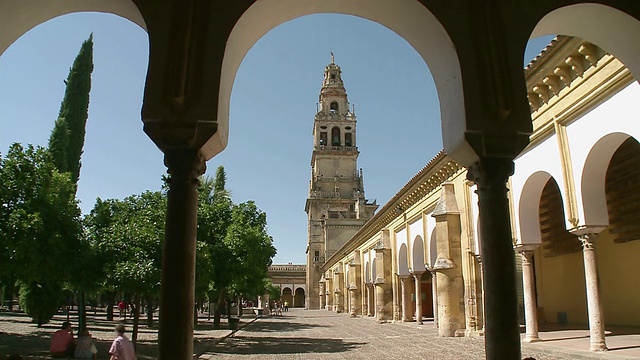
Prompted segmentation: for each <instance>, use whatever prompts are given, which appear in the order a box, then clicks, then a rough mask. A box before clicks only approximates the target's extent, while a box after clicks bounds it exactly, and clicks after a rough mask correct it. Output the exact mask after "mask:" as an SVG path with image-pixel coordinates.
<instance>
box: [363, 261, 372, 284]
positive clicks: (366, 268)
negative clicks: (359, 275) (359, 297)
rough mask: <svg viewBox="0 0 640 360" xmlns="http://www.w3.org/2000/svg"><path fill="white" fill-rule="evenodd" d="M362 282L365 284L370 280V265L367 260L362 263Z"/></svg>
mask: <svg viewBox="0 0 640 360" xmlns="http://www.w3.org/2000/svg"><path fill="white" fill-rule="evenodd" d="M364 282H365V284H368V283H370V282H371V267H370V266H369V260H367V262H366V263H365V264H364Z"/></svg>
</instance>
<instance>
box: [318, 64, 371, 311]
mask: <svg viewBox="0 0 640 360" xmlns="http://www.w3.org/2000/svg"><path fill="white" fill-rule="evenodd" d="M359 154H360V152H359V151H358V147H357V145H356V114H355V111H354V109H353V108H351V109H350V108H349V100H348V98H347V91H346V90H345V88H344V83H343V81H342V71H341V70H340V67H339V66H338V65H336V64H335V63H334V59H333V54H331V63H330V64H329V65H327V66H326V67H325V69H324V80H323V82H322V89H321V90H320V101H319V108H318V111H317V113H316V116H315V119H314V121H313V154H312V156H311V181H309V197H308V198H307V201H306V204H305V211H306V212H307V215H308V221H309V223H308V243H307V270H308V271H307V281H306V283H307V307H308V308H309V309H318V308H319V306H320V305H319V300H318V295H319V281H320V278H321V274H322V273H321V271H320V267H321V266H322V265H323V264H324V261H325V259H327V258H329V257H331V256H332V255H333V254H334V253H335V252H336V250H338V249H339V248H340V247H341V246H342V245H344V244H345V243H346V242H347V241H348V240H349V239H350V238H351V237H352V236H353V234H355V233H356V232H357V231H358V230H359V229H360V228H361V227H362V226H363V225H364V224H365V223H366V222H367V220H369V219H371V217H373V214H374V212H375V210H376V209H377V208H378V205H376V204H375V201H374V202H369V201H367V200H366V199H365V197H364V180H363V177H362V169H360V170H358V155H359Z"/></svg>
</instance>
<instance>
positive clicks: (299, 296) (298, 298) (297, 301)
mask: <svg viewBox="0 0 640 360" xmlns="http://www.w3.org/2000/svg"><path fill="white" fill-rule="evenodd" d="M304 296H305V295H304V289H303V288H301V287H299V288H296V291H295V293H294V296H293V303H292V304H293V307H304Z"/></svg>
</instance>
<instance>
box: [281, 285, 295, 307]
mask: <svg viewBox="0 0 640 360" xmlns="http://www.w3.org/2000/svg"><path fill="white" fill-rule="evenodd" d="M281 291H282V292H281V295H280V301H281V302H282V303H283V304H284V302H285V301H288V302H289V304H293V290H292V289H291V288H290V287H289V286H284V287H282V290H281Z"/></svg>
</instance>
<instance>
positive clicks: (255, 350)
mask: <svg viewBox="0 0 640 360" xmlns="http://www.w3.org/2000/svg"><path fill="white" fill-rule="evenodd" d="M365 344H367V343H366V342H352V341H344V340H342V339H326V338H325V339H313V338H304V337H293V338H279V337H257V338H256V337H244V336H235V337H232V338H228V339H227V340H226V341H224V342H222V343H219V344H217V345H216V346H215V347H214V348H213V349H211V350H210V352H211V353H214V354H254V355H255V354H311V353H315V354H321V353H342V352H347V351H351V350H357V349H358V348H360V347H361V346H363V345H365Z"/></svg>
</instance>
